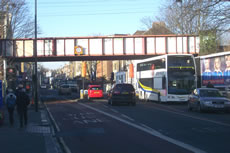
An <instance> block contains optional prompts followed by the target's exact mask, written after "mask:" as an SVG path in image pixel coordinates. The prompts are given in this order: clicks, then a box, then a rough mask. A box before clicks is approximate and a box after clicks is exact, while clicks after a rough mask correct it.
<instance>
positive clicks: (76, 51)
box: [74, 46, 83, 55]
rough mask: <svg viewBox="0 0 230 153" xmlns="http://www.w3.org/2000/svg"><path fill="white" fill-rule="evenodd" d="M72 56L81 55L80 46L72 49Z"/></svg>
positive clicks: (81, 49)
mask: <svg viewBox="0 0 230 153" xmlns="http://www.w3.org/2000/svg"><path fill="white" fill-rule="evenodd" d="M74 54H75V55H83V48H82V47H81V46H75V47H74Z"/></svg>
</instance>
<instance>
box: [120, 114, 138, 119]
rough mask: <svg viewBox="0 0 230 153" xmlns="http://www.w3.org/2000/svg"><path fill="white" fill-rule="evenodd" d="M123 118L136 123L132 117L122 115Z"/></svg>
mask: <svg viewBox="0 0 230 153" xmlns="http://www.w3.org/2000/svg"><path fill="white" fill-rule="evenodd" d="M121 116H123V117H124V118H127V119H129V120H131V121H135V120H134V119H132V118H131V117H129V116H127V115H125V114H121Z"/></svg>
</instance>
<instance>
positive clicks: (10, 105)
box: [6, 89, 16, 126]
mask: <svg viewBox="0 0 230 153" xmlns="http://www.w3.org/2000/svg"><path fill="white" fill-rule="evenodd" d="M6 106H7V110H8V113H9V121H10V125H11V126H13V125H14V108H15V106H16V96H15V94H14V93H13V90H12V89H9V90H8V94H7V96H6Z"/></svg>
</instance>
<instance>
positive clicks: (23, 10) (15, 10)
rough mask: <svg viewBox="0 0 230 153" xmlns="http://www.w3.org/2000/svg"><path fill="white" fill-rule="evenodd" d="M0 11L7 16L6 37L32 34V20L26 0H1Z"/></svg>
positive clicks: (26, 36) (20, 36) (31, 35)
mask: <svg viewBox="0 0 230 153" xmlns="http://www.w3.org/2000/svg"><path fill="white" fill-rule="evenodd" d="M0 5H1V7H0V11H1V12H5V13H6V14H7V15H8V17H9V20H8V22H9V23H8V25H9V26H10V27H11V28H8V31H7V34H8V36H7V38H10V37H13V38H23V37H25V38H28V37H33V36H34V20H33V18H32V17H31V15H30V11H29V9H28V5H27V3H26V0H1V1H0Z"/></svg>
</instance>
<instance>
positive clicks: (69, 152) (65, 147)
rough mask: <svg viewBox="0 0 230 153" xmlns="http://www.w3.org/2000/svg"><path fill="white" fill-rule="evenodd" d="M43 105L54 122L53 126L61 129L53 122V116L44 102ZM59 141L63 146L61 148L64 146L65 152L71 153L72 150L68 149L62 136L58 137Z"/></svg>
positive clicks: (58, 129)
mask: <svg viewBox="0 0 230 153" xmlns="http://www.w3.org/2000/svg"><path fill="white" fill-rule="evenodd" d="M45 107H46V109H47V112H48V114H49V116H50V118H51V120H52V122H53V123H54V126H55V127H56V129H57V131H58V132H60V131H61V130H60V128H59V126H58V125H57V123H56V122H55V120H54V117H53V115H52V114H51V112H50V110H49V108H48V107H47V105H46V104H45ZM59 141H60V143H61V144H62V146H63V148H64V150H65V152H66V153H72V152H71V151H70V149H69V147H68V146H67V145H66V143H65V141H64V140H63V138H62V137H59Z"/></svg>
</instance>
